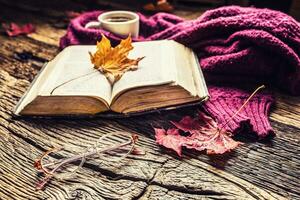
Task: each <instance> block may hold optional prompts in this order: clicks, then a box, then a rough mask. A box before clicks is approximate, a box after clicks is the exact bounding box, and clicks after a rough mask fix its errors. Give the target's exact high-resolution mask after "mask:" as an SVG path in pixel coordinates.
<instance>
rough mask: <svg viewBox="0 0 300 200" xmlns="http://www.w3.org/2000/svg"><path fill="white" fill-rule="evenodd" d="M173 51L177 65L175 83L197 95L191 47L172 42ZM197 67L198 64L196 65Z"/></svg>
mask: <svg viewBox="0 0 300 200" xmlns="http://www.w3.org/2000/svg"><path fill="white" fill-rule="evenodd" d="M173 51H174V52H175V58H176V67H177V72H178V73H177V83H178V84H179V85H180V86H181V87H183V88H184V89H186V90H187V91H189V92H190V94H191V95H192V96H196V95H198V92H197V89H196V83H195V80H194V76H193V75H194V71H193V69H192V68H193V66H192V65H194V64H195V63H194V62H192V61H194V60H195V58H194V56H193V55H194V54H193V52H192V50H191V49H189V48H187V47H185V46H184V45H182V44H179V43H176V42H174V47H173ZM197 67H198V66H197Z"/></svg>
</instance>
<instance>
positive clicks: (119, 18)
mask: <svg viewBox="0 0 300 200" xmlns="http://www.w3.org/2000/svg"><path fill="white" fill-rule="evenodd" d="M130 20H132V19H131V18H129V17H124V16H116V17H108V18H106V19H105V21H107V22H127V21H130Z"/></svg>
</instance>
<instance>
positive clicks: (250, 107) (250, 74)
mask: <svg viewBox="0 0 300 200" xmlns="http://www.w3.org/2000/svg"><path fill="white" fill-rule="evenodd" d="M100 13H101V11H94V12H88V13H85V14H82V15H81V16H79V17H77V18H75V19H74V20H72V21H71V23H70V25H69V27H68V30H67V33H66V35H65V36H64V37H62V38H61V41H60V47H61V48H64V47H66V46H68V45H75V44H95V43H96V41H98V40H100V39H101V33H103V34H104V35H106V36H107V37H108V38H109V39H110V40H112V43H113V44H117V43H119V41H120V39H121V38H119V37H118V36H116V35H114V34H112V33H110V32H107V31H105V30H102V29H85V28H84V25H85V24H86V23H87V22H89V21H94V20H96V18H97V16H98V15H99V14H100ZM139 16H140V36H139V38H137V39H135V41H145V40H158V39H173V40H176V41H178V42H180V43H182V44H184V45H186V46H188V47H190V48H192V49H193V50H194V51H195V52H196V53H197V54H198V57H199V61H200V65H201V67H202V70H203V72H204V75H205V78H206V80H207V81H208V83H209V92H210V95H211V99H210V100H209V101H208V102H207V103H206V104H205V105H204V108H205V109H206V110H207V111H208V112H209V113H210V114H211V115H212V116H213V117H215V118H216V119H217V121H218V123H220V124H222V123H224V122H225V121H226V120H227V119H229V118H230V116H232V115H233V113H234V112H235V111H236V110H237V109H238V108H239V107H240V106H241V105H242V103H243V102H244V100H245V99H246V98H247V97H248V96H249V90H242V89H238V87H240V86H247V85H248V86H249V85H252V86H251V87H248V89H250V88H251V90H253V89H255V87H257V86H258V85H259V84H261V83H265V84H267V85H269V86H272V87H275V86H277V87H279V88H281V89H283V90H285V91H286V92H289V93H291V94H294V95H299V94H300V58H299V56H300V24H299V23H298V22H297V21H296V20H294V19H293V18H292V17H290V16H288V15H286V14H284V13H281V12H278V11H273V10H269V9H256V8H242V7H238V6H228V7H221V8H218V9H214V10H210V11H207V12H205V13H204V14H203V15H202V16H200V17H199V18H198V19H196V20H190V21H185V20H183V19H181V18H179V17H177V16H175V15H171V14H166V13H158V14H156V15H153V16H151V17H149V18H147V17H145V16H144V15H142V14H139ZM220 85H222V86H220ZM243 88H245V87H243ZM246 88H247V87H246ZM251 90H250V91H251ZM272 102H273V98H272V97H271V95H270V94H267V93H260V94H258V95H256V96H255V97H254V98H253V99H251V101H250V103H249V104H247V106H246V107H245V108H244V109H243V110H242V111H241V112H240V113H239V114H238V115H237V117H235V118H234V120H233V121H231V122H230V123H229V124H228V125H226V129H228V130H229V131H233V132H237V131H238V130H240V129H242V128H243V127H248V128H251V129H252V131H253V132H255V133H256V134H257V135H258V136H259V137H261V138H262V137H265V136H267V135H268V134H270V133H274V132H273V130H272V128H271V126H270V123H269V121H268V117H267V116H268V113H269V108H270V105H271V104H272Z"/></svg>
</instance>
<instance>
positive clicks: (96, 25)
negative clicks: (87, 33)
mask: <svg viewBox="0 0 300 200" xmlns="http://www.w3.org/2000/svg"><path fill="white" fill-rule="evenodd" d="M100 27H101V23H100V22H96V21H94V22H88V23H87V24H86V25H85V26H84V28H100Z"/></svg>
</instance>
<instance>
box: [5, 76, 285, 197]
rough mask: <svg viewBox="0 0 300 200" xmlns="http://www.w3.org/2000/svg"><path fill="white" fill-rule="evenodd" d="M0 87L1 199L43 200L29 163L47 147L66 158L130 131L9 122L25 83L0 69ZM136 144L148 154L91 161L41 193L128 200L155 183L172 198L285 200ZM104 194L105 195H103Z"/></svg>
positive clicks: (102, 125)
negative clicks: (57, 149) (30, 197)
mask: <svg viewBox="0 0 300 200" xmlns="http://www.w3.org/2000/svg"><path fill="white" fill-rule="evenodd" d="M0 85H1V86H0V97H1V100H0V106H1V111H0V116H1V118H0V119H1V121H0V122H1V123H0V127H1V142H2V144H1V145H0V148H1V149H0V155H1V160H2V163H3V164H2V166H1V170H2V174H3V176H1V181H2V183H1V187H0V188H1V191H3V194H2V195H3V197H4V198H8V197H14V198H19V199H22V198H24V196H26V195H28V194H32V195H34V196H33V197H35V198H37V199H38V198H44V196H42V197H39V193H40V192H33V191H34V188H35V183H36V181H37V180H38V174H37V172H36V171H35V169H34V168H33V163H34V160H35V159H36V158H37V157H38V156H39V155H40V154H41V153H42V152H43V151H45V150H46V149H50V148H51V147H53V146H54V147H58V146H64V147H65V149H66V152H65V153H63V154H61V156H69V155H71V154H74V153H78V151H80V150H81V151H82V150H84V149H85V148H87V147H88V146H90V145H92V144H93V143H94V142H95V141H96V139H97V138H99V137H100V136H101V135H103V134H105V133H108V132H113V131H117V130H123V131H128V132H132V130H130V129H128V128H126V127H122V126H120V125H118V124H116V123H115V122H113V121H109V120H99V119H93V120H80V124H79V121H78V120H55V119H36V120H32V119H31V120H28V119H27V120H24V119H12V118H11V110H12V107H13V106H14V105H15V103H16V101H17V100H18V98H19V97H20V95H22V93H23V91H25V89H26V87H27V86H28V82H27V81H25V80H18V79H15V78H13V77H11V76H10V75H9V74H8V73H7V72H4V71H0ZM76 124H77V125H76ZM139 146H140V147H141V148H143V149H144V150H145V151H146V152H147V153H146V155H145V156H130V157H129V158H127V159H125V160H122V161H121V163H118V167H115V165H116V164H117V163H114V162H107V161H106V160H105V159H100V158H96V159H93V160H91V161H88V162H87V163H86V164H85V166H84V169H83V170H81V171H80V172H79V173H78V174H77V176H76V178H74V179H71V180H70V181H59V180H53V181H51V183H50V184H49V186H48V187H47V188H46V190H45V192H44V193H42V194H43V195H46V194H47V195H49V196H50V198H51V197H53V196H61V197H62V198H69V196H70V194H73V193H76V191H77V190H82V191H85V192H86V195H90V196H95V197H96V198H100V197H104V198H108V199H132V198H134V197H139V196H143V195H141V194H143V193H144V192H145V191H146V190H148V189H147V187H148V184H149V185H158V186H160V187H162V188H164V189H163V190H166V189H167V190H174V191H177V193H176V195H182V196H185V195H183V193H187V194H190V193H191V194H197V195H201V196H203V197H205V198H208V199H210V198H213V197H214V196H216V197H217V198H219V196H221V197H222V196H223V197H226V198H227V197H228V199H230V198H239V199H284V198H283V197H280V196H279V195H276V194H275V193H272V192H269V191H268V190H264V189H260V188H259V187H256V186H255V185H253V184H251V183H249V182H247V181H244V180H242V179H240V178H238V177H235V176H233V175H230V174H229V173H227V172H224V171H222V170H218V169H217V168H215V167H212V166H209V165H208V164H206V163H204V162H202V161H199V160H197V159H193V160H191V161H189V162H192V163H189V162H187V160H188V158H186V159H184V160H182V161H181V160H178V159H176V158H174V157H171V156H169V155H168V154H165V153H164V152H163V151H160V148H159V147H158V146H157V145H156V144H155V143H154V140H152V139H151V138H148V137H146V136H143V135H140V142H139ZM75 147H76V148H75ZM95 174H101V176H100V177H101V178H100V177H98V176H97V175H96V177H95ZM98 179H99V180H98ZM12 180H14V181H13V182H14V183H15V186H18V187H15V189H14V190H12V189H10V187H9V186H12V182H11V181H12ZM74 182H75V183H74ZM95 182H96V184H95ZM76 183H77V184H76ZM74 185H75V186H74ZM76 186H77V187H79V188H77V187H76ZM86 187H87V188H86ZM74 188H76V189H74ZM99 188H101V190H100V189H99ZM106 190H109V192H108V193H105V191H106ZM35 195H36V196H35ZM211 196H212V197H211ZM174 199H175V197H174Z"/></svg>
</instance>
